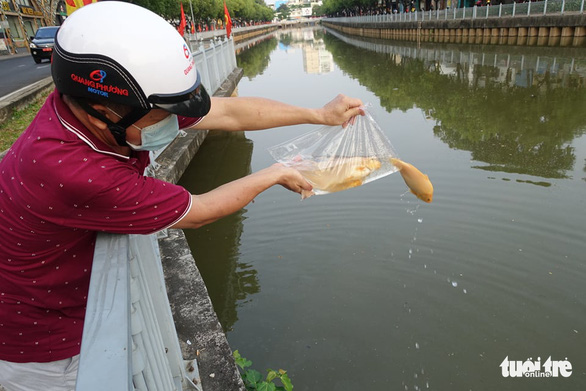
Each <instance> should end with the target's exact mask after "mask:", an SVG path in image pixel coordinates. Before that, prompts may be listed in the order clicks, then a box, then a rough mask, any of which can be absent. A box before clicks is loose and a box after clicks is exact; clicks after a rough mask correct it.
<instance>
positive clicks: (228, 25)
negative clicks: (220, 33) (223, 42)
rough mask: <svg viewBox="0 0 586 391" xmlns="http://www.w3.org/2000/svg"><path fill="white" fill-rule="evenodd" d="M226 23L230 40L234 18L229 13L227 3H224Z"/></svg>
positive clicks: (227, 35)
mask: <svg viewBox="0 0 586 391" xmlns="http://www.w3.org/2000/svg"><path fill="white" fill-rule="evenodd" d="M224 21H225V25H226V37H228V38H230V33H231V32H232V18H231V17H230V13H229V12H228V7H226V2H225V1H224Z"/></svg>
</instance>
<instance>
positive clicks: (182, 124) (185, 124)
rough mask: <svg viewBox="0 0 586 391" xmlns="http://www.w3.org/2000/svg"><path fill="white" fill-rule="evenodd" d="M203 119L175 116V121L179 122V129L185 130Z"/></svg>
mask: <svg viewBox="0 0 586 391" xmlns="http://www.w3.org/2000/svg"><path fill="white" fill-rule="evenodd" d="M203 118H204V117H195V118H194V117H183V116H181V115H178V116H177V121H178V122H179V129H187V128H190V127H192V126H195V125H197V124H198V123H199V122H200V121H201V120H202V119H203Z"/></svg>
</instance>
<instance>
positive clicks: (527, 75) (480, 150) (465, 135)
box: [324, 31, 586, 184]
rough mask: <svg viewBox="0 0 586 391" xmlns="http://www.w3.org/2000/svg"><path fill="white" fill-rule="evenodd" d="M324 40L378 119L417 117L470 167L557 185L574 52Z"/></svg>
mask: <svg viewBox="0 0 586 391" xmlns="http://www.w3.org/2000/svg"><path fill="white" fill-rule="evenodd" d="M324 40H325V44H326V47H327V49H328V50H329V51H331V52H332V54H333V56H334V60H335V62H336V64H337V65H338V66H339V67H340V68H341V69H342V70H343V71H345V72H347V73H348V74H350V75H351V76H352V77H354V78H356V79H358V80H359V81H360V82H361V83H362V84H363V85H365V86H366V87H367V88H369V89H370V90H371V91H372V92H373V93H375V94H376V95H377V97H378V98H380V101H381V105H382V106H384V107H385V108H386V109H387V111H389V112H391V111H393V110H402V111H406V110H408V109H411V108H413V107H414V106H416V107H418V108H420V109H422V110H423V111H424V112H425V113H426V114H427V116H428V118H433V119H435V121H436V126H435V128H434V133H435V135H436V136H437V137H438V138H440V139H441V140H442V141H443V142H445V143H446V144H447V145H449V146H450V147H451V148H456V149H461V150H467V151H470V152H471V153H472V158H473V160H475V161H477V162H482V163H484V164H477V165H475V166H474V167H475V168H478V169H482V170H486V171H501V172H507V173H519V174H527V175H534V176H539V177H542V178H565V177H566V176H567V175H568V174H567V172H568V171H569V170H572V169H573V167H574V165H575V164H576V157H575V155H574V149H573V148H572V147H570V146H569V145H568V144H569V143H570V142H571V141H572V140H573V139H574V138H576V137H578V136H580V135H582V134H584V132H585V131H586V116H584V115H583V113H582V110H583V108H584V107H585V104H586V89H585V88H584V87H585V80H586V51H585V50H583V49H567V50H564V49H549V50H546V49H544V48H541V49H540V50H539V51H538V52H537V53H538V54H537V53H536V52H535V49H532V48H516V49H515V50H514V51H512V50H511V48H507V47H505V48H495V47H474V46H466V47H462V46H454V45H452V46H450V45H438V44H433V45H427V46H425V45H420V46H417V45H415V44H409V43H405V42H393V41H381V40H377V41H374V40H361V39H356V38H351V37H346V36H343V35H341V34H339V33H337V32H333V31H332V32H330V34H328V35H326V36H325V38H324ZM562 55H563V56H562ZM541 184H543V183H541Z"/></svg>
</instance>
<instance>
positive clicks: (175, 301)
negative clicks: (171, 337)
mask: <svg viewBox="0 0 586 391" xmlns="http://www.w3.org/2000/svg"><path fill="white" fill-rule="evenodd" d="M242 75H243V71H242V69H241V68H236V69H235V70H234V71H233V72H232V73H231V74H230V75H229V76H228V78H227V79H226V80H225V81H224V83H223V84H222V85H221V87H220V88H219V89H218V90H217V91H216V92H215V93H214V96H222V97H228V96H231V95H232V94H233V93H234V91H235V90H236V87H237V86H238V82H239V81H240V79H241V78H242ZM207 134H208V131H188V132H187V134H186V135H185V136H184V137H177V138H176V139H175V140H174V141H173V142H172V143H171V144H170V145H169V146H168V147H167V148H166V149H165V150H164V151H163V152H162V153H161V154H160V155H159V156H158V157H157V159H156V162H157V163H159V164H160V166H159V168H158V169H157V170H156V171H155V174H156V177H157V178H159V179H162V180H164V181H167V182H172V183H177V181H178V180H179V179H180V178H181V176H182V175H183V173H184V172H185V170H186V169H187V167H188V166H189V164H190V162H191V160H192V159H193V157H194V156H195V154H196V153H197V151H198V150H199V147H200V146H201V144H202V143H203V141H204V140H205V137H206V136H207ZM163 236H165V237H162V238H159V248H160V252H161V260H162V263H163V271H164V274H165V284H166V286H167V295H168V297H169V302H170V304H171V312H172V314H173V320H174V322H175V329H176V330H177V336H178V338H179V345H180V346H181V351H182V353H183V359H184V360H192V359H197V363H198V368H199V374H200V379H201V382H202V386H203V389H204V390H205V391H226V390H245V387H244V384H243V383H242V378H241V376H240V373H239V372H238V368H237V367H236V365H235V363H234V359H233V357H232V350H231V348H230V346H229V344H228V341H227V339H226V335H225V333H224V331H223V329H222V326H221V325H220V322H219V320H218V317H217V315H216V313H215V311H214V308H213V305H212V302H211V299H210V297H209V294H208V291H207V288H206V286H205V283H204V281H203V278H202V276H201V274H200V273H199V270H198V268H197V266H196V264H195V259H194V257H193V254H192V253H191V250H190V247H189V244H188V243H187V239H186V237H185V234H184V233H183V231H182V230H180V229H169V230H168V231H167V232H166V235H163Z"/></svg>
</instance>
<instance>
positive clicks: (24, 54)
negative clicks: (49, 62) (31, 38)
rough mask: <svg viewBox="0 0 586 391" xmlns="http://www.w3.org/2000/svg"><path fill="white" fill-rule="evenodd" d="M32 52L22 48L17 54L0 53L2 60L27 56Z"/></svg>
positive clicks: (0, 59)
mask: <svg viewBox="0 0 586 391" xmlns="http://www.w3.org/2000/svg"><path fill="white" fill-rule="evenodd" d="M30 55H31V54H30V53H29V52H28V50H26V49H25V48H20V50H19V51H18V53H17V54H0V61H3V60H8V59H9V58H17V57H26V56H30Z"/></svg>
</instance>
